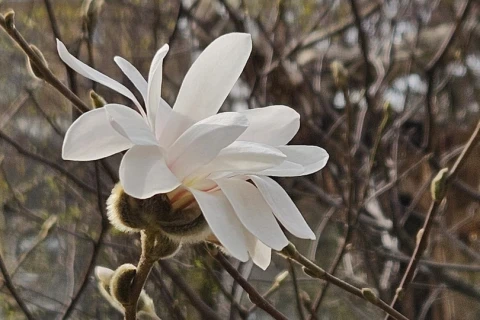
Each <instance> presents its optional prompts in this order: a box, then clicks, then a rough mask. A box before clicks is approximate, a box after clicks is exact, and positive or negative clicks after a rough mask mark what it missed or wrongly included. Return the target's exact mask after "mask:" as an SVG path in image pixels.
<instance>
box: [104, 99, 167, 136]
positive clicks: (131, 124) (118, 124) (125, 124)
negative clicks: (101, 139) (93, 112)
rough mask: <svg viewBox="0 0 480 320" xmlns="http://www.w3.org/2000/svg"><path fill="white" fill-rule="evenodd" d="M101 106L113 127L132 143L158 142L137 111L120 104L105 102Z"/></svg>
mask: <svg viewBox="0 0 480 320" xmlns="http://www.w3.org/2000/svg"><path fill="white" fill-rule="evenodd" d="M103 108H104V109H105V111H106V113H107V116H108V119H109V121H110V124H111V126H112V127H113V129H115V130H116V131H117V132H118V133H119V134H121V135H122V136H124V137H125V138H127V139H129V140H130V141H131V142H132V143H133V144H136V145H157V144H158V143H157V140H156V139H155V136H154V134H153V132H152V130H151V129H150V127H149V126H148V125H147V123H146V122H145V120H144V118H142V116H141V115H140V114H138V112H136V111H134V110H132V109H130V108H128V107H125V106H122V105H121V104H107V105H105V106H104V107H103Z"/></svg>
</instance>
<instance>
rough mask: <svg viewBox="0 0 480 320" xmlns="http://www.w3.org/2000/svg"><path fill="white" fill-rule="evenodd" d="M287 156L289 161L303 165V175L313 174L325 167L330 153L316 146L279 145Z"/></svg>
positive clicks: (279, 148)
mask: <svg viewBox="0 0 480 320" xmlns="http://www.w3.org/2000/svg"><path fill="white" fill-rule="evenodd" d="M277 148H278V150H280V151H282V152H283V153H284V154H285V155H286V156H287V161H290V162H293V163H296V164H299V165H301V166H303V169H304V171H303V173H302V175H307V174H311V173H314V172H317V171H318V170H320V169H322V168H323V167H325V165H326V164H327V161H328V153H327V151H325V150H324V149H322V148H320V147H316V146H278V147H277Z"/></svg>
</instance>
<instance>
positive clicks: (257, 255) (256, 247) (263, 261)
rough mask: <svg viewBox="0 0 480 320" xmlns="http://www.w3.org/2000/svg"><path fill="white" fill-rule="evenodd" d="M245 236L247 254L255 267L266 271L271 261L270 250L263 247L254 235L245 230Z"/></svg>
mask: <svg viewBox="0 0 480 320" xmlns="http://www.w3.org/2000/svg"><path fill="white" fill-rule="evenodd" d="M245 236H246V238H247V247H248V253H249V254H250V257H251V258H252V260H253V263H255V264H256V265H257V266H259V267H260V268H262V270H266V269H267V268H268V266H269V265H270V261H271V260H272V249H270V248H269V247H267V246H266V245H264V244H263V243H262V242H261V241H260V240H258V239H257V238H256V237H255V236H254V235H252V234H251V233H250V232H248V231H247V230H245Z"/></svg>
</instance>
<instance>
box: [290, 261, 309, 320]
mask: <svg viewBox="0 0 480 320" xmlns="http://www.w3.org/2000/svg"><path fill="white" fill-rule="evenodd" d="M288 268H289V270H290V274H291V276H292V283H293V291H294V292H295V299H296V301H297V309H298V315H299V317H300V319H301V320H305V319H306V317H305V311H304V309H303V302H302V297H301V296H300V288H299V287H298V281H297V274H296V272H295V266H294V265H293V262H292V260H288Z"/></svg>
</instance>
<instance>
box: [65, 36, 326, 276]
mask: <svg viewBox="0 0 480 320" xmlns="http://www.w3.org/2000/svg"><path fill="white" fill-rule="evenodd" d="M57 47H58V52H59V54H60V57H61V59H62V60H63V61H64V62H65V63H66V64H67V65H68V66H70V67H71V68H72V69H74V70H75V71H77V72H78V73H80V74H81V75H83V76H85V77H87V78H89V79H91V80H94V81H96V82H98V83H101V84H103V85H105V86H107V87H110V88H111V89H113V90H115V91H117V92H118V93H120V94H122V95H124V96H125V97H127V98H129V99H130V100H132V102H133V103H134V104H135V106H136V108H137V109H138V112H137V111H134V110H132V109H130V108H129V107H126V106H123V105H119V104H107V105H106V106H105V107H103V108H100V109H96V110H92V111H89V112H87V113H85V114H83V115H82V116H80V117H79V118H78V119H77V120H76V121H75V122H74V123H73V124H72V126H71V127H70V128H69V130H68V132H67V134H66V136H65V141H64V144H63V153H62V156H63V158H64V159H67V160H77V161H89V160H96V159H100V158H104V157H108V156H110V155H112V154H115V153H118V152H120V151H123V150H127V149H129V150H128V151H127V152H126V154H125V155H124V157H123V159H122V162H121V164H120V182H121V184H122V185H123V187H124V190H125V192H126V193H127V194H129V195H131V196H132V197H135V198H140V199H145V198H149V197H151V196H153V195H155V194H158V193H168V194H169V197H170V199H172V201H174V202H176V203H177V206H188V205H191V204H192V203H194V202H195V201H196V202H197V203H198V205H199V206H200V208H201V210H202V212H203V215H204V217H205V219H206V221H207V222H208V224H209V226H210V228H211V231H212V232H213V233H214V234H215V236H216V237H217V238H218V240H219V241H220V242H221V243H222V244H223V245H224V246H225V248H226V249H227V251H228V252H229V253H230V254H231V255H233V256H234V257H236V258H237V259H239V260H241V261H246V260H248V258H249V257H251V258H252V259H253V261H254V262H255V263H256V264H257V265H259V266H260V267H262V268H263V269H265V268H266V267H267V266H268V265H269V263H270V256H271V248H273V249H275V250H281V249H282V248H283V247H285V246H286V245H287V243H288V240H287V238H286V237H285V235H284V233H283V232H282V229H281V228H280V226H279V224H278V222H277V220H278V221H279V222H280V223H281V224H282V225H283V226H284V227H285V228H286V229H287V230H288V231H290V232H291V233H292V234H293V235H295V236H297V237H300V238H305V239H314V238H315V235H314V234H313V232H312V231H311V229H310V228H309V226H308V225H307V223H306V222H305V220H304V219H303V217H302V215H301V214H300V212H299V211H298V209H297V208H296V206H295V204H294V203H293V201H292V200H291V199H290V198H289V196H288V195H287V193H286V192H285V190H284V189H283V188H282V187H281V186H280V185H279V184H278V183H276V182H275V181H274V180H272V179H271V178H269V177H268V176H277V177H287V176H299V175H307V174H310V173H313V172H316V171H318V170H320V169H321V168H323V167H324V166H325V164H326V162H327V160H328V154H327V153H326V151H325V150H323V149H321V148H319V147H315V146H286V144H287V143H288V142H289V141H290V140H291V139H292V138H293V136H294V135H295V134H296V133H297V131H298V129H299V125H300V120H299V118H300V117H299V114H298V113H297V112H296V111H294V110H293V109H291V108H289V107H286V106H270V107H265V108H259V109H253V110H247V111H243V112H224V113H219V114H217V112H218V110H219V109H220V107H221V105H222V104H223V102H224V101H225V99H226V97H227V95H228V94H229V92H230V90H231V89H232V87H233V85H234V84H235V82H236V81H237V80H238V78H239V76H240V74H241V72H242V70H243V68H244V66H245V64H246V62H247V60H248V57H249V55H250V52H251V49H252V42H251V37H250V35H249V34H241V33H231V34H227V35H224V36H221V37H219V38H218V39H216V40H215V41H213V42H212V43H211V44H210V45H209V46H208V47H207V48H206V49H205V50H204V51H203V53H202V54H201V55H200V56H199V57H198V58H197V59H196V61H195V62H194V63H193V65H192V67H191V68H190V70H189V71H188V73H187V74H186V76H185V79H184V80H183V83H182V86H181V88H180V91H179V93H178V96H177V100H176V102H175V104H174V106H173V108H171V107H170V106H169V105H168V104H167V103H166V102H165V101H164V100H163V99H162V98H161V95H160V91H161V84H162V62H163V59H164V57H165V55H166V54H167V52H168V45H164V46H163V47H162V48H161V49H160V50H159V51H158V52H157V53H156V55H155V57H154V58H153V61H152V64H151V66H150V71H149V74H148V81H145V79H144V78H143V77H142V75H141V74H140V72H139V71H138V70H137V69H135V68H134V67H133V66H132V65H131V64H130V63H129V62H127V61H126V60H125V59H123V58H120V57H115V59H114V60H115V62H116V63H117V65H118V66H119V67H120V69H121V70H122V71H123V72H124V74H125V75H126V76H127V77H128V78H129V79H130V81H131V82H132V83H133V84H134V85H135V87H136V88H137V89H138V90H139V92H140V93H141V95H142V97H143V100H144V102H145V106H146V112H145V111H144V110H143V108H142V106H141V104H140V102H138V101H137V99H136V98H135V96H134V95H133V93H132V92H131V91H129V90H128V89H127V88H126V87H125V86H123V85H122V84H120V83H118V82H117V81H115V80H113V79H111V78H109V77H107V76H106V75H104V74H102V73H100V72H98V71H96V70H94V69H92V68H90V67H89V66H87V65H85V64H84V63H82V62H81V61H79V60H77V59H76V58H75V57H73V56H72V55H70V53H68V51H67V49H66V48H65V46H64V45H63V43H61V42H60V41H58V43H57ZM250 181H251V182H253V184H252V183H251V182H250ZM174 205H175V204H174Z"/></svg>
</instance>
